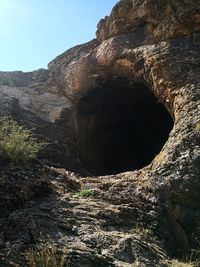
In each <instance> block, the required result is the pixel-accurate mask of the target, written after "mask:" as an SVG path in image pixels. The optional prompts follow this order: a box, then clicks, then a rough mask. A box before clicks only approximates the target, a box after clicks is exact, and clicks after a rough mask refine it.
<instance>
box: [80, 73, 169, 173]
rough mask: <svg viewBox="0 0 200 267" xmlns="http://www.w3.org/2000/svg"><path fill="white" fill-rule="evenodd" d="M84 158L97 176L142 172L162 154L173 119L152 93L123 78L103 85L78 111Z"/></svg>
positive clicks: (87, 95)
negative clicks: (141, 170)
mask: <svg viewBox="0 0 200 267" xmlns="http://www.w3.org/2000/svg"><path fill="white" fill-rule="evenodd" d="M77 127H78V136H77V137H78V146H79V153H80V159H81V161H82V162H83V164H84V166H85V168H86V169H87V170H88V171H89V172H90V173H92V174H93V175H106V174H115V173H119V172H123V171H128V170H135V169H140V168H142V167H144V166H146V165H148V164H149V163H150V162H151V161H152V160H153V158H154V157H155V156H156V154H158V153H159V152H160V150H161V149H162V147H163V145H164V143H165V142H166V140H167V139H168V136H169V133H170V131H171V129H172V127H173V120H172V118H171V116H170V114H169V112H168V111H167V110H166V108H165V107H164V105H163V104H161V103H159V102H158V99H157V98H156V97H155V96H154V94H153V93H152V92H151V90H150V89H149V88H147V87H146V86H145V85H144V84H142V83H135V82H131V81H128V80H127V79H124V78H115V79H108V80H102V81H100V82H98V84H97V85H96V86H95V88H91V89H89V90H88V91H87V93H85V95H83V96H82V97H81V98H80V99H79V102H78V107H77Z"/></svg>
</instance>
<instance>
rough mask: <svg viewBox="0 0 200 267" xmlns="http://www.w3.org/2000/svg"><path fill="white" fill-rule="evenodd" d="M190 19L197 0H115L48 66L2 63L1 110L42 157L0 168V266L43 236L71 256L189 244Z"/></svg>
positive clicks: (192, 149)
mask: <svg viewBox="0 0 200 267" xmlns="http://www.w3.org/2000/svg"><path fill="white" fill-rule="evenodd" d="M199 30H200V2H199V1H197V0H187V1H186V0H184V1H183V0H180V1H179V0H165V1H164V0H159V1H158V0H157V1H154V0H138V1H133V0H121V1H119V2H118V3H117V5H116V6H115V7H114V8H113V10H112V13H111V15H110V16H109V17H106V18H104V19H103V20H101V21H100V23H99V24H98V27H97V38H96V39H95V40H92V41H90V42H89V43H86V44H83V45H79V46H76V47H74V48H72V49H70V50H68V51H66V52H65V53H63V54H62V55H60V56H58V57H57V58H56V59H54V60H53V61H52V62H50V63H49V66H48V70H38V71H35V72H32V73H22V72H9V73H6V72H1V73H0V112H1V114H3V115H5V114H9V115H12V116H13V117H15V118H16V120H18V121H19V122H20V123H22V124H25V125H26V126H28V127H34V128H35V133H36V135H37V136H38V137H39V138H40V139H42V140H45V141H46V142H47V143H48V145H47V146H46V148H45V149H44V151H42V153H41V155H40V160H41V162H39V163H38V162H36V163H34V162H33V163H32V164H31V166H28V167H24V169H23V170H22V169H18V168H14V167H13V168H1V179H0V198H1V202H0V213H1V218H0V249H1V251H0V266H28V265H27V263H26V261H25V258H24V254H23V253H26V251H27V250H28V249H30V248H32V247H41V246H42V245H44V243H45V244H49V245H52V244H53V245H54V246H56V247H57V249H58V251H59V253H61V252H62V253H63V254H64V256H65V266H70V267H72V266H74V267H78V266H81V267H86V266H88V267H89V266H141V267H143V266H150V267H153V266H169V264H168V263H167V260H168V259H169V258H170V257H180V258H185V257H186V255H190V254H191V251H192V249H193V250H199V242H200V238H199V237H200V221H199V217H200V207H199V205H200V204H199V203H200V196H199V190H200V182H199V177H200V32H199ZM53 166H54V167H53ZM83 189H90V190H92V195H91V196H90V197H88V198H83V197H81V195H80V194H79V195H78V194H77V192H80V191H81V190H83Z"/></svg>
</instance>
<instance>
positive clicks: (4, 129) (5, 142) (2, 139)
mask: <svg viewBox="0 0 200 267" xmlns="http://www.w3.org/2000/svg"><path fill="white" fill-rule="evenodd" d="M42 146H43V145H42V144H40V143H38V142H37V140H36V139H35V138H34V137H33V134H32V131H31V130H28V129H26V128H25V127H24V126H20V125H18V124H17V122H16V121H14V120H13V119H12V118H10V117H4V118H2V119H1V120H0V159H2V160H6V161H11V162H14V163H24V162H27V161H29V160H32V159H35V158H36V156H37V153H38V152H39V150H40V149H41V148H42Z"/></svg>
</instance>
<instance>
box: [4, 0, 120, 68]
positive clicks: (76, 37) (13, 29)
mask: <svg viewBox="0 0 200 267" xmlns="http://www.w3.org/2000/svg"><path fill="white" fill-rule="evenodd" d="M117 2H118V1H117V0H0V71H14V70H23V71H32V70H35V69H38V68H46V66H47V64H48V62H49V61H50V60H52V59H53V58H55V57H56V56H58V55H59V54H61V53H62V52H64V51H65V50H67V49H68V48H70V47H72V46H74V45H77V44H81V43H84V42H87V41H89V40H91V39H93V38H94V37H95V31H96V24H97V22H98V21H99V20H100V18H102V17H104V16H106V15H109V13H110V11H111V9H112V7H113V6H114V4H115V3H117Z"/></svg>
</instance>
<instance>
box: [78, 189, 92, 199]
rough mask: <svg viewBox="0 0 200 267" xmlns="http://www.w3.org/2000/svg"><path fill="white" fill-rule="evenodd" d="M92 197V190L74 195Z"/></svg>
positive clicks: (84, 190)
mask: <svg viewBox="0 0 200 267" xmlns="http://www.w3.org/2000/svg"><path fill="white" fill-rule="evenodd" d="M93 195H94V191H93V190H92V189H83V190H81V191H80V192H79V193H77V194H76V196H78V197H84V198H87V197H91V196H93Z"/></svg>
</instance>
